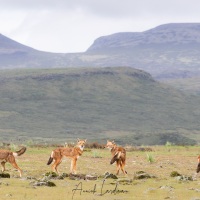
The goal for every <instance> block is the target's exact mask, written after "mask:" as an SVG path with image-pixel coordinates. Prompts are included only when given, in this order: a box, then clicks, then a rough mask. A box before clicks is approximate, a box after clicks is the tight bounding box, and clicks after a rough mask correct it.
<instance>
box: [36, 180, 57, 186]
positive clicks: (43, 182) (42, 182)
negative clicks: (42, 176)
mask: <svg viewBox="0 0 200 200" xmlns="http://www.w3.org/2000/svg"><path fill="white" fill-rule="evenodd" d="M33 186H48V187H55V186H56V184H55V183H53V182H51V181H37V182H35V183H34V184H33Z"/></svg>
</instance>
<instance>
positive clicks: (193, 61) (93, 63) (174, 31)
mask: <svg viewBox="0 0 200 200" xmlns="http://www.w3.org/2000/svg"><path fill="white" fill-rule="evenodd" d="M1 36H2V35H1ZM1 38H2V37H0V69H7V68H9V69H10V68H66V67H118V66H127V67H134V68H137V69H141V70H144V71H147V72H149V73H150V74H151V75H152V76H153V77H154V78H155V79H156V80H160V81H165V80H169V79H173V80H175V79H179V78H182V79H185V78H188V77H189V78H191V77H195V78H197V77H200V57H199V55H200V23H173V24H163V25H160V26H157V27H155V28H152V29H149V30H146V31H143V32H127V33H115V34H112V35H108V36H102V37H100V38H97V39H96V40H95V41H94V43H93V44H92V45H91V46H90V47H89V48H88V49H87V50H86V51H85V52H81V53H49V52H42V51H37V50H35V49H32V48H31V49H29V48H28V49H27V47H24V48H22V47H23V46H20V47H16V46H15V45H16V43H15V45H13V48H12V45H11V48H10V49H9V50H8V49H7V50H6V51H7V52H6V51H5V48H4V49H3V48H2V40H1ZM199 92H200V85H199V87H198V89H197V92H196V93H199Z"/></svg>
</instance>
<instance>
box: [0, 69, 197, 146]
mask: <svg viewBox="0 0 200 200" xmlns="http://www.w3.org/2000/svg"><path fill="white" fill-rule="evenodd" d="M0 82H1V84H0V124H1V128H0V140H1V141H11V142H12V141H17V142H19V143H22V142H24V143H28V141H30V140H34V142H36V143H44V142H47V143H56V142H58V143H59V142H61V141H63V140H65V141H67V142H70V141H73V140H74V139H75V138H77V137H81V138H87V139H89V140H90V141H101V142H105V141H106V140H107V139H115V140H116V141H117V142H118V143H121V144H126V143H128V144H137V145H139V144H140V145H142V144H144V145H146V144H150V145H153V144H165V143H166V142H167V141H169V142H174V141H175V143H176V144H194V143H196V141H197V142H200V137H199V133H200V124H199V117H200V108H199V103H200V99H199V98H198V97H196V96H188V95H184V94H182V93H181V92H179V91H176V90H174V89H172V88H169V87H167V86H165V85H162V84H160V83H158V82H156V81H154V80H153V79H152V78H151V76H150V75H149V74H147V73H145V72H143V71H139V70H136V69H132V68H120V67H119V68H93V69H89V68H82V69H81V68H77V69H48V70H47V69H46V70H43V69H38V70H35V69H34V70H33V69H31V70H22V69H21V70H2V71H0Z"/></svg>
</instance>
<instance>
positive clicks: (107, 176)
mask: <svg viewBox="0 0 200 200" xmlns="http://www.w3.org/2000/svg"><path fill="white" fill-rule="evenodd" d="M104 178H105V179H107V178H111V179H118V178H117V176H116V175H114V174H111V173H109V172H106V173H105V174H104Z"/></svg>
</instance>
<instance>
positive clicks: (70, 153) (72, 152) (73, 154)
mask: <svg viewBox="0 0 200 200" xmlns="http://www.w3.org/2000/svg"><path fill="white" fill-rule="evenodd" d="M85 143H86V140H80V139H78V140H77V144H76V146H75V147H71V148H70V147H60V148H57V149H55V150H53V151H52V153H51V156H50V158H49V161H48V162H47V165H50V164H51V163H52V161H53V160H54V163H53V165H52V170H53V171H56V172H57V173H58V169H57V168H58V165H59V164H60V163H61V162H62V158H63V157H64V156H65V157H67V158H70V159H71V168H70V173H72V174H76V162H77V159H78V158H79V156H81V155H82V153H83V149H84V147H85Z"/></svg>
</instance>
